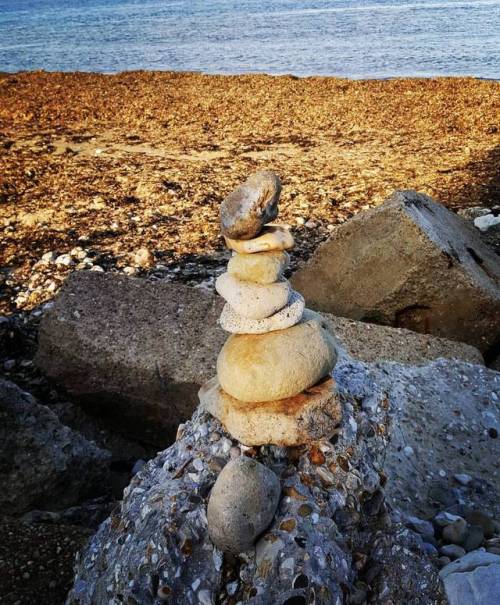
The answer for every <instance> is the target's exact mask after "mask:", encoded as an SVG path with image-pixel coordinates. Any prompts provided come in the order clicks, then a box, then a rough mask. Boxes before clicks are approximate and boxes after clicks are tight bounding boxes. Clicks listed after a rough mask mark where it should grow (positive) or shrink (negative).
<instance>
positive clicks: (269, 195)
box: [220, 170, 281, 240]
mask: <svg viewBox="0 0 500 605" xmlns="http://www.w3.org/2000/svg"><path fill="white" fill-rule="evenodd" d="M280 193H281V182H280V179H279V177H278V176H277V175H276V174H274V172H271V171H269V170H263V171H262V172H256V173H255V174H252V175H250V176H249V177H248V179H247V180H246V181H245V182H244V183H243V184H241V185H240V186H239V187H237V188H236V189H235V190H234V191H232V192H231V193H230V194H229V195H228V196H227V197H226V199H225V200H224V201H223V202H222V204H221V207H220V222H221V231H222V235H224V236H225V237H230V238H231V239H243V240H246V239H251V238H253V237H255V236H256V235H258V233H259V232H260V231H261V229H262V227H263V226H264V225H265V224H266V223H269V222H271V221H273V220H274V219H275V218H276V217H277V216H278V201H279V197H280Z"/></svg>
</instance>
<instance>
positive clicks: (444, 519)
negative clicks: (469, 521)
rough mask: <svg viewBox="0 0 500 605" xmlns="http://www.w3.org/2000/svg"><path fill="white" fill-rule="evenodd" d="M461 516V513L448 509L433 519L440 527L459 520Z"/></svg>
mask: <svg viewBox="0 0 500 605" xmlns="http://www.w3.org/2000/svg"><path fill="white" fill-rule="evenodd" d="M460 518H461V517H460V515H454V514H452V513H447V512H446V511H441V512H439V513H438V514H437V515H436V516H435V517H434V519H433V521H434V523H435V524H436V525H438V526H439V527H446V526H447V525H450V524H451V523H455V522H456V521H459V520H460Z"/></svg>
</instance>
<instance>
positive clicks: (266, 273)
mask: <svg viewBox="0 0 500 605" xmlns="http://www.w3.org/2000/svg"><path fill="white" fill-rule="evenodd" d="M289 263H290V256H289V255H288V253H287V252H284V251H283V252H282V251H276V252H261V253H260V254H238V253H236V254H234V256H232V257H231V258H230V260H229V263H228V265H227V271H228V273H230V274H231V275H234V277H237V278H238V279H242V280H244V281H253V282H256V283H258V284H272V283H274V282H275V281H278V280H279V279H281V277H282V275H283V271H284V270H285V269H286V268H287V267H288V265H289Z"/></svg>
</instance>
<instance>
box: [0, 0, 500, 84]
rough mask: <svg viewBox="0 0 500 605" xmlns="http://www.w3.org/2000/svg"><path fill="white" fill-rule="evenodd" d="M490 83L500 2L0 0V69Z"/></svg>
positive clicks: (497, 52) (499, 42) (497, 65)
mask: <svg viewBox="0 0 500 605" xmlns="http://www.w3.org/2000/svg"><path fill="white" fill-rule="evenodd" d="M28 69H46V70H62V71H73V70H81V71H99V72H116V71H122V70H130V69H154V70H171V69H173V70H195V71H204V72H210V73H242V72H267V73H273V74H281V73H294V74H297V75H311V74H324V75H339V76H349V77H355V78H360V77H370V78H375V77H377V78H380V77H390V76H398V75H401V76H430V75H474V76H479V77H484V78H496V79H499V78H500V0H475V1H472V2H461V1H460V0H413V1H412V0H350V1H348V0H330V1H326V0H316V1H312V0H311V1H298V0H242V1H230V0H177V1H174V0H0V71H18V70H28Z"/></svg>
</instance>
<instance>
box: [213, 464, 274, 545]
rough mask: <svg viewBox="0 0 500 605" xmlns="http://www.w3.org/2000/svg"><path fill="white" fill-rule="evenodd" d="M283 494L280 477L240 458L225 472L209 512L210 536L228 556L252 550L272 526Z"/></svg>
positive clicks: (224, 470)
mask: <svg viewBox="0 0 500 605" xmlns="http://www.w3.org/2000/svg"><path fill="white" fill-rule="evenodd" d="M280 492H281V486H280V481H279V479H278V477H277V476H276V474H275V473H274V472H273V471H272V470H271V469H269V468H267V467H266V466H264V465H263V464H261V463H260V462H257V461H256V460H252V459H251V458H247V457H246V456H240V457H239V458H236V459H235V460H231V461H230V462H228V463H227V464H226V466H225V467H224V468H223V469H222V471H221V472H220V474H219V476H218V477H217V481H216V482H215V484H214V486H213V488H212V492H211V494H210V499H209V501H208V508H207V520H208V533H209V535H210V539H211V540H212V542H213V543H214V544H215V546H217V548H219V549H220V550H222V551H224V552H230V553H233V554H239V553H241V552H245V551H246V550H248V549H250V548H251V547H252V546H253V544H254V542H255V539H256V538H257V537H258V536H259V535H260V534H261V533H262V532H263V531H264V530H265V529H266V528H267V527H268V526H269V525H270V523H271V521H272V520H273V517H274V513H275V512H276V508H277V506H278V502H279V497H280Z"/></svg>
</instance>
